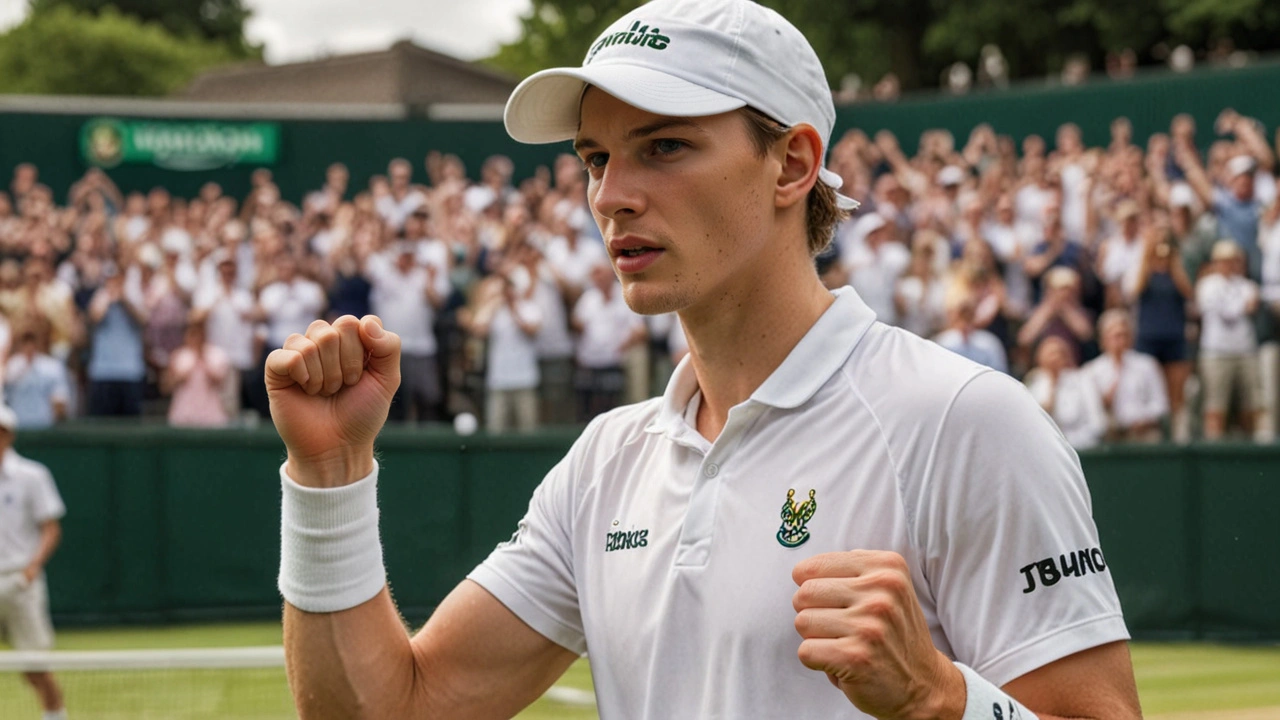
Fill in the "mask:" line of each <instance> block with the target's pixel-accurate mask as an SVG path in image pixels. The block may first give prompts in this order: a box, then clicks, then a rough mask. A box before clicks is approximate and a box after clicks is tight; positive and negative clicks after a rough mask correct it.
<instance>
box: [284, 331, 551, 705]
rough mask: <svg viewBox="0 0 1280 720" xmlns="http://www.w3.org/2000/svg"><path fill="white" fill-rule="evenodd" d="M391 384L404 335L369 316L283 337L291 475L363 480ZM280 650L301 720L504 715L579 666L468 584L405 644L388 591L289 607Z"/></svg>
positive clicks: (306, 481) (333, 482)
mask: <svg viewBox="0 0 1280 720" xmlns="http://www.w3.org/2000/svg"><path fill="white" fill-rule="evenodd" d="M399 384H400V338H399V337H398V336H396V334H395V333H391V332H387V331H385V330H383V329H382V324H381V321H379V320H378V319H377V318H376V317H373V316H366V317H365V318H363V319H361V320H357V319H356V318H354V317H351V316H343V317H341V318H338V319H337V320H335V321H334V323H333V324H329V323H326V322H324V321H321V320H317V321H315V322H313V323H312V324H311V326H310V327H309V328H307V333H306V335H297V334H295V335H291V336H290V337H289V339H288V340H287V341H286V342H285V345H284V347H283V348H281V349H278V350H275V351H273V352H272V353H271V355H270V356H268V358H267V366H266V385H267V390H268V393H269V394H270V398H271V415H272V419H273V420H274V422H275V425H276V430H277V431H278V432H279V433H280V437H281V439H282V440H283V441H284V443H285V447H286V448H287V449H288V458H289V459H288V461H287V464H286V472H287V473H288V474H289V476H290V477H291V478H292V479H293V480H294V481H295V482H297V483H298V484H300V485H303V486H306V487H310V488H334V487H340V486H343V485H348V484H351V483H353V482H356V481H357V480H358V479H360V478H363V477H365V476H367V475H368V474H369V473H371V472H372V471H373V467H374V462H373V442H374V438H375V437H376V436H377V434H378V431H379V430H381V428H382V425H383V423H384V422H385V421H386V417H387V410H388V408H389V407H390V403H391V398H392V396H393V395H394V394H395V390H396V388H397V387H398V386H399ZM286 497H287V496H286ZM284 645H285V658H286V670H287V672H288V675H289V685H290V687H291V688H292V690H293V693H294V698H295V701H296V703H297V705H298V709H299V715H300V717H301V718H303V719H304V720H318V719H319V720H324V719H328V718H334V719H335V720H336V719H338V718H342V719H343V720H349V719H350V718H356V719H358V720H364V719H366V718H367V719H370V720H372V719H375V718H376V719H378V720H381V719H382V718H423V719H424V720H425V719H426V718H455V717H465V718H495V719H497V718H509V717H511V716H512V715H514V714H515V713H516V712H517V711H518V710H519V709H520V708H522V707H524V706H525V705H527V704H528V703H530V702H532V701H533V700H534V699H535V698H537V697H538V696H539V695H540V694H541V693H542V691H543V690H545V689H546V688H547V687H548V686H550V684H551V683H552V682H554V680H555V679H556V678H557V677H559V676H560V674H561V673H563V672H564V669H565V668H567V667H568V666H569V665H570V663H572V662H573V660H574V659H575V655H574V653H572V652H571V651H569V650H566V649H564V648H562V647H560V646H558V645H556V644H554V643H553V642H551V641H550V640H548V639H546V638H545V637H543V636H541V635H539V634H538V633H537V632H535V631H534V630H532V629H531V628H529V627H528V626H526V625H525V624H524V623H523V622H521V621H520V620H519V619H517V618H516V616H515V615H514V614H512V613H511V612H510V611H508V610H507V609H506V608H505V607H504V606H503V605H502V604H501V603H500V602H498V601H497V600H496V599H495V598H494V597H493V596H491V595H490V594H489V593H488V592H486V591H485V590H483V589H481V588H480V586H478V585H475V584H474V583H471V582H469V581H468V582H463V583H462V585H460V586H459V587H458V588H457V589H455V590H454V591H453V592H452V593H451V594H450V595H449V597H447V598H445V600H444V602H443V603H442V604H441V605H440V607H439V609H437V610H436V612H435V614H434V615H433V616H432V617H431V620H430V621H429V622H428V623H427V625H426V627H425V628H423V630H422V631H421V632H419V633H418V634H417V636H415V637H414V638H413V639H412V640H410V639H409V636H408V633H407V632H406V630H405V627H404V625H403V623H402V622H401V619H400V617H399V615H398V613H397V612H396V609H395V606H394V605H393V604H392V602H391V597H390V594H389V593H388V591H387V590H386V588H385V587H384V588H383V589H382V590H381V591H380V592H378V594H376V595H375V596H374V597H373V598H372V599H370V600H368V601H365V602H363V603H361V604H359V605H356V606H355V607H351V608H348V609H345V610H341V611H338V612H328V613H312V612H305V611H302V610H300V609H298V608H296V607H293V606H292V605H290V604H288V603H286V605H285V609H284Z"/></svg>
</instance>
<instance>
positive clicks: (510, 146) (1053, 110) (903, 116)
mask: <svg viewBox="0 0 1280 720" xmlns="http://www.w3.org/2000/svg"><path fill="white" fill-rule="evenodd" d="M81 105H82V106H77V108H76V109H77V112H68V113H61V114H50V113H47V112H40V113H36V112H21V111H17V110H15V109H14V108H15V107H20V105H12V104H11V105H6V106H5V109H3V110H0V174H3V177H4V178H6V182H7V177H8V176H9V173H10V172H11V171H12V168H13V166H14V165H16V164H17V163H20V162H34V163H36V164H37V165H39V167H40V169H41V177H42V179H43V181H44V182H45V183H46V184H48V185H49V186H50V187H51V188H53V189H54V191H55V193H57V194H58V195H59V196H60V197H61V196H62V195H63V194H64V193H65V192H66V191H67V189H68V188H69V187H70V185H71V183H72V182H74V181H75V179H76V178H78V177H79V176H80V175H81V174H82V173H83V172H84V170H85V168H86V165H85V162H84V161H83V160H82V159H81V157H80V149H79V147H80V145H79V143H80V129H81V127H82V126H83V125H84V123H85V121H86V120H87V119H89V118H92V117H96V116H97V115H99V114H101V113H98V112H96V111H95V110H94V109H93V108H92V103H82V104H81ZM1225 107H1234V108H1235V109H1237V110H1238V111H1240V112H1242V113H1244V114H1247V115H1251V116H1254V117H1258V118H1259V119H1261V120H1262V121H1263V122H1264V123H1266V124H1267V125H1268V126H1269V127H1271V128H1274V127H1275V125H1276V124H1277V120H1280V62H1274V61H1273V62H1268V63H1259V64H1255V65H1252V66H1249V67H1247V68H1242V69H1234V70H1222V69H1205V70H1199V71H1196V72H1192V73H1187V74H1183V75H1179V74H1173V73H1167V72H1162V73H1151V74H1144V75H1142V76H1139V77H1137V78H1133V79H1130V80H1124V81H1114V82H1095V83H1092V84H1088V85H1084V86H1081V87H1071V88H1068V87H1052V86H1043V85H1035V86H1022V87H1019V88H1017V89H1014V90H1009V91H1003V92H984V93H975V94H973V95H969V96H965V97H958V98H947V97H942V96H937V95H922V96H914V97H909V98H905V99H903V100H901V101H899V102H896V103H890V104H880V103H868V104H862V105H854V106H849V107H843V108H840V110H839V112H838V118H837V121H836V131H835V136H836V137H837V138H838V137H839V136H840V135H841V134H842V133H843V132H844V131H845V130H847V129H849V128H854V127H857V128H862V129H863V130H866V131H867V132H869V133H874V132H875V131H877V130H881V129H890V130H893V131H894V132H895V133H897V135H898V137H899V138H900V139H901V142H902V144H903V146H904V148H906V149H907V150H908V151H909V152H913V151H914V148H915V145H916V142H917V140H918V139H919V136H920V133H921V132H922V131H924V130H926V129H929V128H946V129H948V130H950V131H951V132H952V133H953V134H955V136H956V138H957V142H958V143H959V144H963V143H964V141H965V139H966V138H967V137H968V134H969V132H970V131H971V130H972V129H973V127H974V126H976V125H977V124H978V123H982V122H987V123H990V124H992V125H993V126H994V127H995V129H996V130H997V131H998V132H1000V133H1005V134H1009V135H1012V136H1013V137H1014V138H1016V139H1018V140H1021V138H1023V137H1025V136H1026V135H1029V134H1033V133H1034V134H1039V135H1041V136H1042V137H1045V138H1046V139H1047V140H1049V141H1050V142H1052V139H1053V134H1054V132H1055V130H1056V129H1057V127H1058V126H1059V125H1060V124H1062V123H1064V122H1068V121H1070V122H1075V123H1077V124H1079V125H1080V126H1081V128H1082V129H1083V130H1084V135H1085V141H1086V142H1087V143H1089V144H1090V145H1103V144H1105V143H1106V142H1107V140H1108V137H1109V135H1108V132H1109V131H1108V127H1109V125H1110V122H1111V121H1112V120H1113V119H1114V118H1116V117H1118V116H1121V115H1123V116H1126V117H1128V118H1129V119H1130V120H1131V121H1132V123H1133V126H1134V137H1135V139H1136V140H1137V141H1139V142H1143V141H1145V138H1146V137H1147V136H1148V135H1150V134H1151V133H1153V132H1157V131H1166V132H1167V131H1168V128H1169V121H1170V120H1171V119H1172V118H1173V116H1174V115H1176V114H1178V113H1183V112H1185V113H1190V114H1191V115H1192V116H1193V117H1195V118H1196V120H1197V124H1198V126H1199V128H1200V130H1199V134H1198V136H1197V137H1198V140H1199V142H1200V143H1201V145H1202V146H1207V145H1208V143H1209V142H1210V141H1212V140H1213V138H1214V135H1213V120H1214V118H1215V117H1217V114H1218V113H1219V112H1220V111H1221V110H1222V109H1223V108H1225ZM125 117H129V115H127V114H126V115H125ZM241 119H250V118H247V117H245V118H241ZM253 119H268V120H269V119H271V118H269V117H257V118H253ZM431 150H439V151H441V152H452V153H456V154H458V155H459V156H460V157H461V158H462V159H463V160H464V162H465V163H466V164H467V167H468V169H469V171H470V172H471V174H472V176H473V177H474V176H475V175H476V174H477V172H478V170H479V167H480V163H481V162H483V160H484V158H485V157H487V156H489V155H491V154H493V153H505V154H507V155H509V156H510V157H511V158H512V159H513V160H514V161H515V164H516V173H517V176H518V177H521V178H523V177H527V176H529V175H532V174H533V172H534V170H535V168H536V167H537V166H538V165H550V164H551V162H552V160H553V159H554V158H555V155H556V154H558V153H561V152H568V151H569V144H568V143H558V144H555V145H548V146H530V145H521V144H519V143H516V142H514V141H513V140H511V139H510V138H509V137H507V134H506V132H505V131H504V130H503V128H502V124H501V123H499V122H459V121H450V122H444V121H432V120H426V119H411V120H396V121H391V120H283V121H281V147H280V158H279V162H278V163H277V164H276V165H274V166H272V168H271V169H272V170H273V172H274V173H275V177H276V181H277V183H278V184H279V186H280V188H281V191H282V192H283V193H284V195H285V197H286V198H289V199H292V200H294V201H298V200H300V199H301V198H302V196H303V195H304V193H305V192H307V191H308V190H311V189H314V188H316V187H318V186H319V185H320V183H321V181H322V179H323V177H324V169H325V167H326V166H327V165H328V164H329V163H331V162H335V161H341V162H344V163H346V164H347V165H348V166H349V167H350V168H351V171H352V188H353V190H354V189H362V188H364V187H366V183H367V181H368V178H369V176H370V175H372V174H374V173H382V172H385V171H386V166H387V161H389V160H390V159H391V158H393V157H405V158H408V159H409V160H410V161H412V162H413V163H414V166H415V167H416V168H417V173H418V175H417V177H419V178H421V177H422V176H423V175H424V171H423V169H422V168H423V165H422V161H423V159H424V158H425V156H426V154H427V152H428V151H431ZM252 169H253V168H252V167H243V166H242V167H226V168H221V169H218V170H212V171H202V172H179V171H174V170H165V169H161V168H157V167H151V166H144V165H122V166H120V167H117V168H113V169H111V170H110V171H109V174H110V175H111V177H112V178H113V179H114V180H115V181H116V182H117V183H118V184H119V185H120V186H121V188H122V189H124V190H126V191H129V190H147V189H150V188H151V187H153V186H157V185H160V186H164V187H167V188H169V189H170V190H171V191H173V192H175V193H177V194H179V195H182V196H192V195H194V194H195V192H196V190H197V189H198V188H199V187H200V185H201V184H203V183H204V182H206V181H209V180H213V181H216V182H218V183H221V184H222V185H223V187H224V188H225V189H226V190H227V191H228V192H230V193H232V194H234V195H235V196H237V197H243V196H244V194H245V192H246V191H247V189H248V187H249V173H250V171H251V170H252Z"/></svg>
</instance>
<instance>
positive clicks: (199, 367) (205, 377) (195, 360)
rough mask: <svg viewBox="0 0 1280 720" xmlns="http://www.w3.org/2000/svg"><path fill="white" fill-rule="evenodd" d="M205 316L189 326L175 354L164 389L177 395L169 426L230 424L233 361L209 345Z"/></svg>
mask: <svg viewBox="0 0 1280 720" xmlns="http://www.w3.org/2000/svg"><path fill="white" fill-rule="evenodd" d="M205 323H206V321H205V319H204V317H203V315H194V316H193V317H192V319H191V321H190V322H188V323H187V328H186V334H185V335H184V336H183V342H182V345H181V346H180V347H178V348H177V349H176V350H174V351H173V356H172V358H171V360H170V362H169V367H168V368H167V369H166V371H165V377H164V379H163V381H162V382H163V386H164V390H165V392H166V393H169V394H171V395H172V396H173V399H172V401H171V402H170V403H169V424H170V425H173V426H177V427H222V426H224V425H226V424H227V423H228V422H229V421H230V415H228V413H227V409H226V406H225V405H224V398H225V397H226V391H225V389H224V387H223V386H224V384H225V383H226V382H227V380H228V379H229V378H230V377H231V376H232V371H233V368H232V366H231V358H230V357H229V356H228V355H227V353H226V352H224V351H223V350H222V348H220V347H218V346H217V345H214V344H212V343H210V342H209V340H208V336H207V334H206V331H205Z"/></svg>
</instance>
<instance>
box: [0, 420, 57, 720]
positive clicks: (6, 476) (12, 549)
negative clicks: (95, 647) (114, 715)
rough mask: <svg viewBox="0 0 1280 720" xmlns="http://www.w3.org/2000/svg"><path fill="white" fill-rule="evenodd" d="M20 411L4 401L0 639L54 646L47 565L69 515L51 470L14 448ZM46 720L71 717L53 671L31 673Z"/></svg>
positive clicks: (0, 424) (18, 645)
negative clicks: (14, 409)
mask: <svg viewBox="0 0 1280 720" xmlns="http://www.w3.org/2000/svg"><path fill="white" fill-rule="evenodd" d="M17 431H18V416H17V415H15V414H14V412H13V410H10V409H9V408H8V407H6V406H4V405H0V638H4V639H5V640H6V641H7V642H8V643H9V644H10V645H11V646H12V647H13V649H14V650H28V651H31V650H52V649H53V623H52V621H51V620H50V619H49V588H48V585H47V584H46V582H45V575H44V566H45V564H46V563H48V562H49V558H51V557H53V551H54V550H56V549H57V547H58V542H59V541H60V540H61V539H62V525H61V523H60V520H61V519H62V516H63V515H65V514H66V507H65V506H63V504H62V497H61V496H60V495H59V494H58V488H57V486H56V485H55V484H54V482H53V476H52V475H50V474H49V469H48V468H46V467H45V466H44V465H41V464H40V463H38V462H35V461H34V460H28V459H27V458H24V457H22V456H21V455H19V454H18V453H17V452H15V451H14V450H13V439H14V436H15V433H17ZM23 679H24V680H26V681H27V683H28V684H29V685H31V687H32V689H34V690H35V692H36V696H37V697H38V698H39V700H40V706H41V708H42V709H43V710H44V715H43V718H44V720H66V717H67V714H66V710H65V709H64V708H63V703H62V689H61V688H59V687H58V682H57V681H56V680H55V679H54V677H53V674H52V673H50V672H26V673H23Z"/></svg>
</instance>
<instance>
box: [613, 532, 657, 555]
mask: <svg viewBox="0 0 1280 720" xmlns="http://www.w3.org/2000/svg"><path fill="white" fill-rule="evenodd" d="M645 547H649V531H648V530H647V529H645V530H632V531H630V532H628V531H626V530H619V531H618V532H611V533H609V535H608V537H607V538H606V539H605V543H604V551H605V552H613V551H614V550H632V549H635V548H645Z"/></svg>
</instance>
